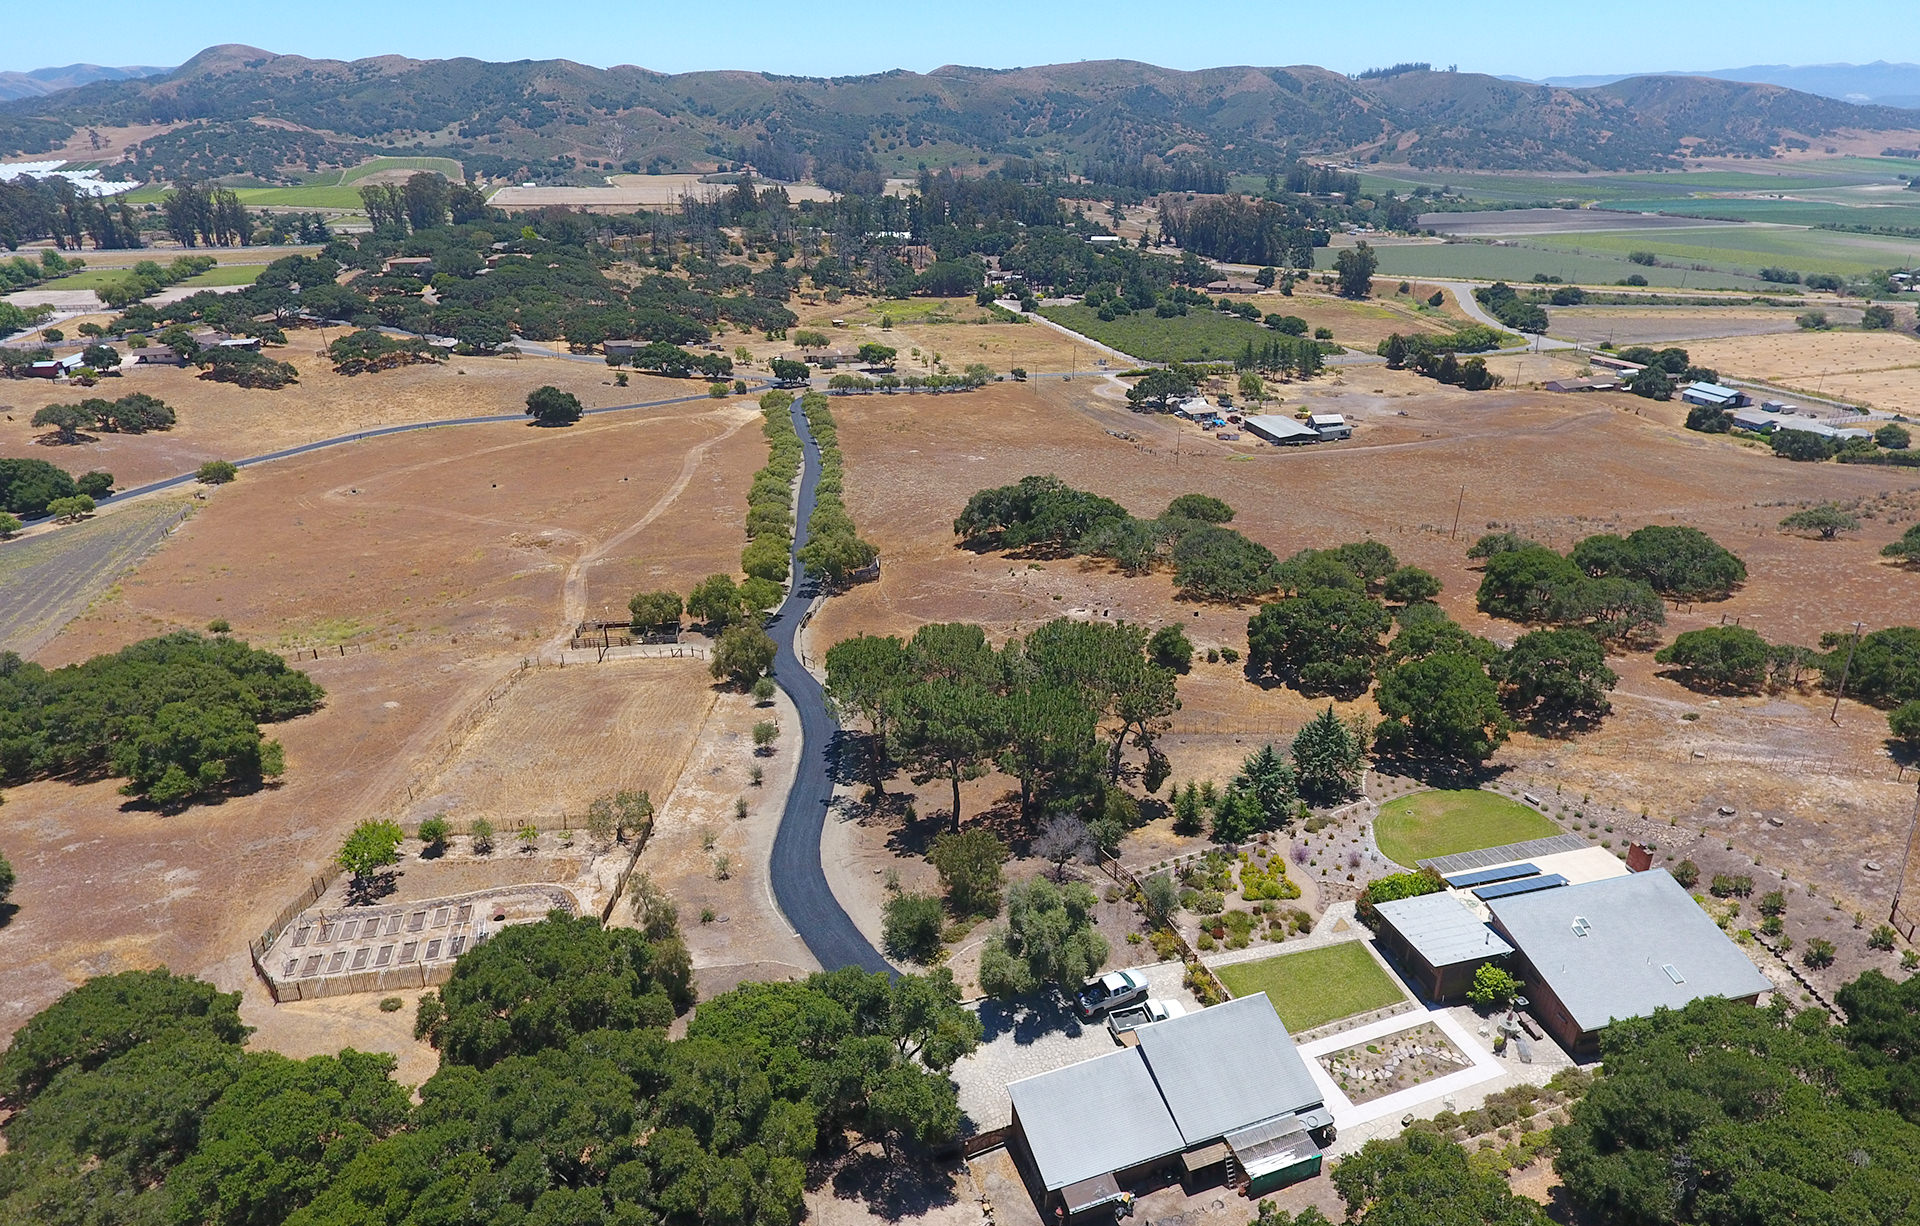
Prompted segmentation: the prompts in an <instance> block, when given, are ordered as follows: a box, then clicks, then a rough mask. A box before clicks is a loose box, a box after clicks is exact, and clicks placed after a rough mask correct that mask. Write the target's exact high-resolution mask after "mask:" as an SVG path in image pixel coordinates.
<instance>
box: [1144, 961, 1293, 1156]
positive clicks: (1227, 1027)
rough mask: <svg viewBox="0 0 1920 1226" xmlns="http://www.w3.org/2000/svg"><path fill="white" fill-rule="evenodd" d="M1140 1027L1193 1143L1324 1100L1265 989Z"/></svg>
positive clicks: (1157, 1076) (1158, 1078) (1171, 1106)
mask: <svg viewBox="0 0 1920 1226" xmlns="http://www.w3.org/2000/svg"><path fill="white" fill-rule="evenodd" d="M1175 1022H1178V1023H1179V1024H1178V1025H1175V1024H1174V1023H1175ZM1138 1034H1139V1036H1140V1050H1141V1052H1142V1053H1144V1054H1145V1056H1146V1058H1147V1065H1148V1067H1150V1068H1151V1069H1152V1070H1153V1079H1154V1081H1155V1082H1157V1083H1158V1084H1159V1086H1160V1093H1161V1096H1162V1097H1164V1098H1165V1099H1166V1100H1167V1109H1168V1110H1169V1111H1171V1112H1172V1113H1173V1120H1174V1123H1176V1124H1178V1125H1179V1126H1180V1133H1181V1135H1182V1136H1184V1137H1186V1139H1187V1144H1189V1145H1197V1144H1199V1143H1201V1142H1203V1141H1211V1140H1214V1139H1217V1138H1219V1137H1223V1136H1225V1135H1226V1134H1227V1133H1229V1132H1233V1131H1234V1130H1236V1129H1239V1128H1244V1127H1246V1126H1247V1125H1249V1124H1253V1123H1257V1122H1259V1121H1261V1120H1265V1119H1271V1118H1273V1117H1274V1116H1279V1115H1289V1114H1300V1113H1303V1112H1308V1111H1311V1110H1313V1109H1314V1108H1317V1107H1319V1106H1320V1101H1321V1095H1320V1087H1319V1086H1317V1085H1315V1084H1314V1080H1313V1078H1312V1077H1311V1076H1310V1075H1309V1074H1308V1073H1307V1062H1306V1060H1304V1059H1303V1058H1302V1057H1301V1055H1300V1052H1299V1051H1298V1050H1297V1049H1296V1048H1295V1047H1294V1045H1293V1036H1292V1035H1290V1034H1288V1033H1287V1027H1286V1024H1285V1023H1284V1022H1282V1021H1281V1020H1280V1015H1279V1014H1278V1013H1276V1012H1275V1011H1274V1008H1273V1002H1272V1001H1270V1000H1268V999H1267V994H1266V993H1265V992H1259V993H1255V994H1254V995H1252V996H1242V997H1240V998H1239V999H1238V1000H1230V1001H1227V1002H1226V1003H1225V1004H1219V1005H1214V1006H1213V1007H1212V1008H1210V1009H1201V1010H1199V1011H1198V1012H1195V1013H1190V1014H1187V1015H1186V1016H1185V1017H1181V1018H1176V1019H1171V1020H1169V1021H1166V1022H1160V1023H1158V1024H1156V1025H1152V1026H1142V1027H1141V1028H1140V1029H1139V1031H1138Z"/></svg>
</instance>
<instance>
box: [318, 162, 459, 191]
mask: <svg viewBox="0 0 1920 1226" xmlns="http://www.w3.org/2000/svg"><path fill="white" fill-rule="evenodd" d="M383 170H433V171H438V172H439V173H441V174H443V175H445V176H446V177H447V178H448V179H449V180H451V181H452V182H455V183H459V182H462V181H464V180H465V179H466V177H467V171H466V168H465V167H463V166H461V165H460V163H458V162H456V161H454V160H453V159H452V158H432V157H396V158H374V159H373V160H372V161H370V162H362V163H360V164H359V165H358V166H349V167H347V168H346V169H345V170H343V171H341V172H340V177H339V179H338V180H337V182H339V183H340V184H342V185H351V184H354V183H358V182H359V181H360V180H362V179H364V178H366V177H367V176H368V175H372V174H378V173H380V172H381V171H383Z"/></svg>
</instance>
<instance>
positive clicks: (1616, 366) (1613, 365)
mask: <svg viewBox="0 0 1920 1226" xmlns="http://www.w3.org/2000/svg"><path fill="white" fill-rule="evenodd" d="M1587 365H1589V366H1598V367H1599V368H1600V369H1602V370H1617V371H1619V372H1620V373H1621V374H1623V375H1634V374H1639V373H1640V372H1641V371H1643V370H1645V369H1646V367H1644V366H1642V365H1640V364H1639V363H1638V362H1627V361H1623V360H1621V359H1620V358H1610V357H1608V356H1607V355H1606V354H1604V353H1596V354H1594V355H1593V356H1592V357H1590V358H1588V359H1587Z"/></svg>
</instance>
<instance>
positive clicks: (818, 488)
mask: <svg viewBox="0 0 1920 1226" xmlns="http://www.w3.org/2000/svg"><path fill="white" fill-rule="evenodd" d="M800 408H801V411H802V412H804V413H805V414H806V416H807V432H808V433H810V434H812V435H813V441H814V443H815V445H816V446H818V447H819V449H820V479H819V481H818V482H816V483H815V485H814V489H813V493H814V501H813V514H811V515H809V516H808V517H807V543H806V544H805V545H803V546H801V549H800V565H801V566H803V567H805V568H806V572H807V574H808V575H810V576H815V577H818V578H822V579H825V580H826V581H827V582H828V583H832V584H840V583H845V582H846V581H847V579H848V577H849V576H851V575H853V574H855V573H856V572H858V571H861V570H864V569H865V568H866V567H868V566H871V565H873V562H874V559H876V558H878V557H879V556H880V551H879V550H878V549H877V548H875V547H874V545H873V544H872V543H871V542H869V541H866V540H864V539H862V538H861V536H860V532H859V529H858V528H856V527H855V526H854V522H853V516H851V515H849V514H848V513H847V505H846V503H845V501H844V500H843V499H842V498H841V494H842V493H843V491H844V489H845V483H846V472H845V460H844V459H843V458H842V456H841V454H840V433H839V431H838V430H837V429H836V428H835V426H834V422H833V410H832V408H831V407H830V406H829V405H828V403H827V398H826V397H825V396H822V395H821V394H820V393H818V392H808V393H806V394H805V395H803V396H801V397H800Z"/></svg>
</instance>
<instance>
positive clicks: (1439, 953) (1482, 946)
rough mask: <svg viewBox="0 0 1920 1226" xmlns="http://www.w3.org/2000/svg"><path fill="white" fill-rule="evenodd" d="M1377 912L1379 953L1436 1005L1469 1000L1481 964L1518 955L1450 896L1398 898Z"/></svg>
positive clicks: (1472, 912)
mask: <svg viewBox="0 0 1920 1226" xmlns="http://www.w3.org/2000/svg"><path fill="white" fill-rule="evenodd" d="M1374 910H1375V911H1377V912H1379V915H1380V920H1381V924H1380V948H1381V949H1382V950H1383V951H1384V952H1385V953H1386V954H1387V956H1388V957H1390V958H1392V959H1393V960H1394V961H1395V962H1396V963H1398V964H1399V966H1400V969H1401V970H1402V972H1403V973H1405V975H1406V976H1407V978H1408V979H1410V980H1411V981H1412V982H1413V983H1414V985H1415V986H1416V987H1418V988H1419V989H1420V992H1421V994H1422V995H1424V996H1425V997H1426V998H1427V999H1428V1000H1431V1001H1434V1002H1436V1003H1446V1002H1449V1001H1454V1000H1459V999H1460V998H1462V997H1464V996H1465V995H1466V994H1467V989H1468V988H1469V987H1471V986H1473V974H1474V972H1475V971H1477V970H1479V969H1480V966H1481V964H1482V963H1486V962H1492V961H1495V960H1497V959H1500V958H1504V957H1506V956H1507V955H1508V954H1511V953H1512V952H1513V946H1511V945H1509V944H1507V942H1506V941H1505V940H1503V939H1501V937H1500V935H1499V934H1498V933H1496V932H1494V931H1493V929H1491V928H1489V927H1487V925H1486V923H1485V922H1484V921H1482V920H1481V918H1480V917H1479V915H1477V914H1476V913H1475V912H1474V911H1473V909H1472V908H1470V907H1469V906H1467V904H1466V903H1464V902H1462V901H1461V900H1460V898H1459V896H1458V895H1456V894H1454V893H1452V892H1451V891H1445V890H1443V891H1441V892H1439V893H1436V894H1422V895H1420V896H1419V897H1417V898H1397V899H1394V900H1393V901H1391V902H1383V903H1380V904H1378V905H1377V906H1375V908H1374Z"/></svg>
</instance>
